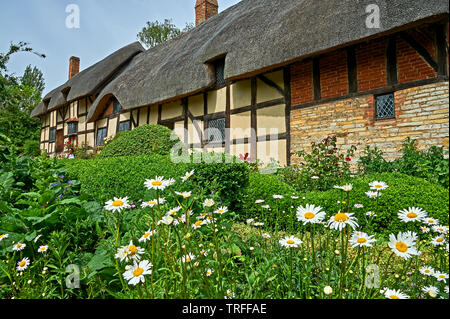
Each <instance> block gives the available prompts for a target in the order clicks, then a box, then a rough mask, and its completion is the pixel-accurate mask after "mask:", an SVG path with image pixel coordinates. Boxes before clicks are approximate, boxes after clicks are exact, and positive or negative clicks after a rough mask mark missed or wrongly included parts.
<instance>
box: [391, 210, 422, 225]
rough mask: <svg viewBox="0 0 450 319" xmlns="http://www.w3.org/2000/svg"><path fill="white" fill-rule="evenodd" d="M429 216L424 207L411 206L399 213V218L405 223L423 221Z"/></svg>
mask: <svg viewBox="0 0 450 319" xmlns="http://www.w3.org/2000/svg"><path fill="white" fill-rule="evenodd" d="M426 217H427V212H426V211H424V210H423V209H422V208H418V207H409V208H408V209H404V210H401V211H400V212H399V213H398V218H400V220H402V221H403V222H405V223H409V222H416V221H419V222H420V221H422V220H423V219H424V218H426Z"/></svg>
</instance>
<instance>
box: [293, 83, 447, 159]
mask: <svg viewBox="0 0 450 319" xmlns="http://www.w3.org/2000/svg"><path fill="white" fill-rule="evenodd" d="M448 94H449V87H448V82H438V83H434V84H429V85H424V86H419V87H413V88H410V89H406V90H400V91H397V92H395V113H396V118H395V119H389V120H375V116H374V112H375V102H374V96H373V95H366V96H360V97H355V98H349V99H343V100H339V101H335V102H330V103H324V104H319V105H315V106H310V107H305V108H300V109H296V110H293V111H292V113H291V152H292V154H296V153H297V152H298V151H300V150H302V149H303V150H310V149H311V142H313V141H315V142H319V141H320V140H322V139H324V138H325V137H327V136H329V135H337V136H338V144H339V145H340V146H341V147H342V148H343V149H346V148H349V147H350V146H351V145H356V146H357V147H358V151H357V156H356V158H354V159H353V162H354V163H356V161H357V159H358V158H359V154H360V152H361V151H362V150H363V149H364V148H365V146H366V145H370V146H377V147H378V148H381V149H382V150H383V151H384V152H385V157H386V158H387V159H390V160H392V159H395V158H397V157H399V156H400V155H401V153H400V151H401V147H402V143H403V141H404V140H405V138H407V137H411V138H413V139H417V142H418V147H419V149H423V150H425V149H428V148H429V147H430V146H433V145H436V146H444V148H445V149H447V150H448V148H449V95H448ZM292 160H293V162H295V161H296V160H298V158H297V157H296V156H295V155H294V156H293V157H292Z"/></svg>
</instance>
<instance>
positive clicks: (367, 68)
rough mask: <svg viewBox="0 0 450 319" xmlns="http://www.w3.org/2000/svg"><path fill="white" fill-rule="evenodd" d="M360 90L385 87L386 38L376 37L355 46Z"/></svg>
mask: <svg viewBox="0 0 450 319" xmlns="http://www.w3.org/2000/svg"><path fill="white" fill-rule="evenodd" d="M355 51H356V64H357V76H358V91H359V92H364V91H369V90H374V89H378V88H382V87H385V86H386V85H387V82H386V40H385V39H376V40H373V41H371V42H369V43H363V44H360V45H358V46H356V48H355Z"/></svg>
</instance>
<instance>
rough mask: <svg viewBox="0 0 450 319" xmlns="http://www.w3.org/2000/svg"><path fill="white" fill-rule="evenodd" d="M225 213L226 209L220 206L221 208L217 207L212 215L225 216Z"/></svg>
mask: <svg viewBox="0 0 450 319" xmlns="http://www.w3.org/2000/svg"><path fill="white" fill-rule="evenodd" d="M226 212H228V207H226V206H222V207H219V208H218V209H217V210H216V211H215V212H214V214H219V215H222V214H225V213H226Z"/></svg>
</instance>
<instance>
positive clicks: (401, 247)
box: [395, 241, 408, 253]
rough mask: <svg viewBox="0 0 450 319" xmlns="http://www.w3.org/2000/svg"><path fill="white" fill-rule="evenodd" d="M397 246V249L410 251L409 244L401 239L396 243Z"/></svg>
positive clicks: (403, 251) (404, 251)
mask: <svg viewBox="0 0 450 319" xmlns="http://www.w3.org/2000/svg"><path fill="white" fill-rule="evenodd" d="M395 248H397V250H398V251H400V252H402V253H406V252H407V251H408V246H407V245H406V244H405V243H404V242H401V241H399V242H398V243H397V244H396V245H395Z"/></svg>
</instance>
